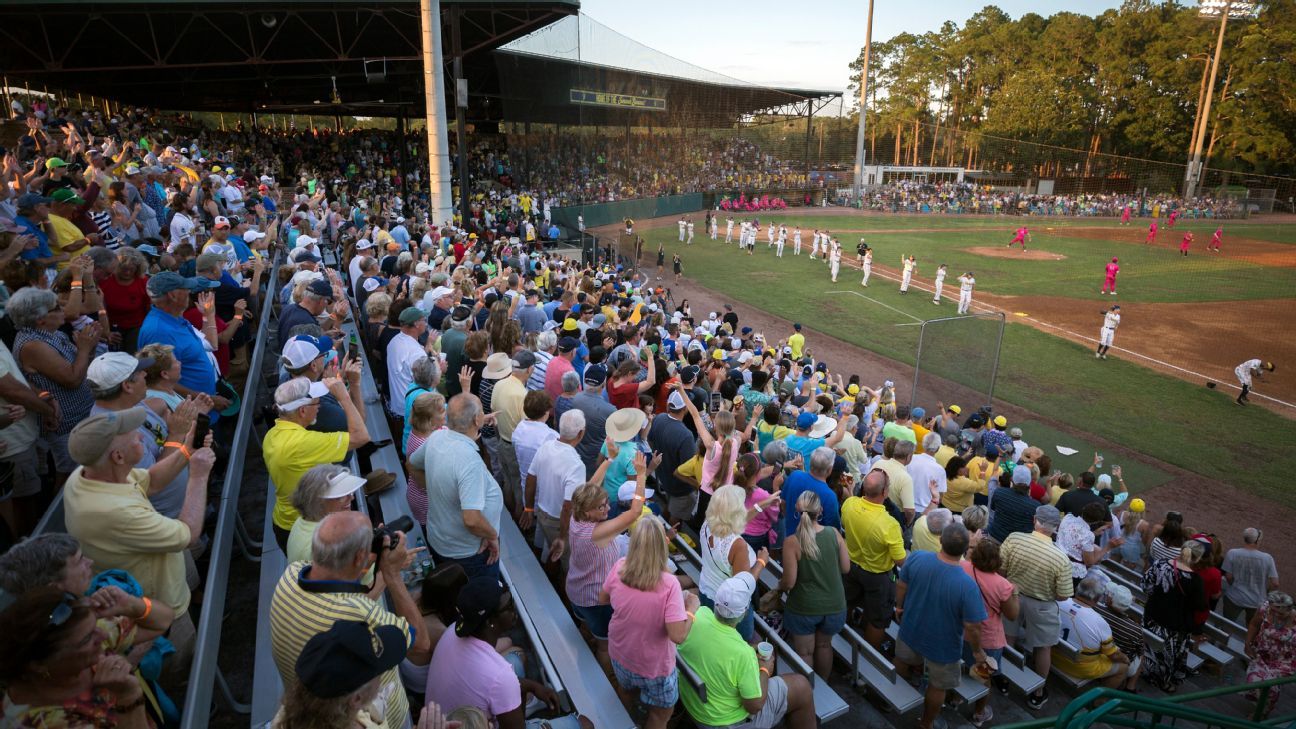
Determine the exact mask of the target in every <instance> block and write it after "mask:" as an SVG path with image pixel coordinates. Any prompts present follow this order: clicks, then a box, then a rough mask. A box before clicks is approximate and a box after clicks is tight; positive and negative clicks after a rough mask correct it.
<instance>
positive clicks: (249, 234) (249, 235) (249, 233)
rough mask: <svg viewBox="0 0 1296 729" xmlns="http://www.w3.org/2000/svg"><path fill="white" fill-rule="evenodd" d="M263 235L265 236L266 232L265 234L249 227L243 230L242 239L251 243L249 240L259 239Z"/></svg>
mask: <svg viewBox="0 0 1296 729" xmlns="http://www.w3.org/2000/svg"><path fill="white" fill-rule="evenodd" d="M264 237H266V234H265V233H262V232H261V231H259V230H257V229H256V228H251V229H249V230H245V231H243V240H245V241H247V242H249V243H251V242H252V241H254V240H261V239H262V238H264Z"/></svg>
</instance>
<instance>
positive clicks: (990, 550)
mask: <svg viewBox="0 0 1296 729" xmlns="http://www.w3.org/2000/svg"><path fill="white" fill-rule="evenodd" d="M1002 564H1003V562H1002V560H1001V559H1000V558H999V542H996V541H995V540H993V539H990V538H983V539H982V540H981V541H979V542H977V544H976V546H975V547H973V548H972V552H971V554H970V556H969V559H966V560H963V563H962V566H963V571H964V572H966V573H968V576H970V577H971V578H972V579H973V581H975V582H976V584H977V588H979V589H980V590H981V600H982V601H983V602H984V603H985V609H986V615H988V616H989V617H987V618H986V619H985V620H984V621H983V622H982V623H981V650H983V651H985V654H986V655H987V656H989V657H991V658H993V659H995V663H996V668H995V673H994V676H993V677H992V678H991V679H990V680H991V682H992V683H993V684H994V685H995V688H997V689H999V691H1000V692H1001V693H1004V694H1007V693H1008V681H1007V679H1005V678H1004V677H1003V675H1001V674H1000V673H999V669H998V664H1000V663H1002V662H1003V652H1004V646H1006V645H1008V640H1007V638H1005V636H1004V628H1003V618H1007V619H1008V620H1016V619H1017V613H1018V610H1019V609H1020V607H1021V606H1020V604H1019V603H1018V600H1017V594H1016V592H1015V591H1014V589H1013V585H1012V583H1011V582H1009V581H1008V580H1007V578H1005V577H1004V576H1003V575H1001V574H999V567H1000V566H1001V565H1002ZM963 663H964V664H965V665H967V666H972V665H974V664H975V661H974V660H973V659H972V646H970V645H968V643H967V641H966V640H965V641H964V642H963ZM989 700H990V697H989V696H988V695H987V696H983V697H981V698H980V699H978V700H977V702H976V711H975V712H974V713H973V714H972V725H973V726H978V727H979V726H983V725H985V724H986V723H987V722H989V721H990V720H991V719H992V718H994V711H992V710H991V709H990V706H989Z"/></svg>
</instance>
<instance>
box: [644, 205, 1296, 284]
mask: <svg viewBox="0 0 1296 729" xmlns="http://www.w3.org/2000/svg"><path fill="white" fill-rule="evenodd" d="M761 219H762V222H763V223H765V222H767V221H768V220H769V219H770V218H768V217H766V216H764V215H762V216H761ZM786 219H787V221H789V222H791V223H793V224H799V225H801V230H802V241H803V254H804V253H808V252H809V245H810V238H811V237H812V231H813V230H814V229H815V228H821V229H822V228H827V229H828V230H830V231H834V235H836V236H837V237H838V240H840V241H841V242H842V245H843V246H844V247H845V248H846V249H847V251H849V252H850V254H851V256H852V257H853V255H854V250H855V246H856V244H857V243H858V242H859V239H860V238H861V237H863V238H865V239H866V240H867V241H868V243H869V245H871V246H873V248H874V255H873V261H874V263H878V264H882V265H885V266H890V267H892V268H897V267H899V265H900V257H901V256H902V255H907V254H910V253H912V254H913V255H915V256H917V257H918V276H919V278H920V279H923V280H928V281H929V280H930V279H931V278H932V277H933V276H934V275H935V271H936V267H937V266H939V265H940V264H942V263H945V264H948V266H949V269H948V270H949V276H948V277H947V279H946V280H947V282H952V281H954V280H955V279H957V278H958V276H959V274H961V273H963V272H964V271H969V270H970V271H972V272H973V273H974V274H975V275H976V279H977V286H978V288H981V289H984V290H986V291H993V292H994V293H996V294H999V295H1006V296H1065V297H1068V298H1076V299H1090V300H1093V301H1108V300H1109V299H1106V298H1105V297H1103V296H1102V295H1101V294H1100V293H1099V290H1100V288H1101V287H1102V283H1103V272H1104V267H1105V266H1106V265H1107V263H1108V261H1110V260H1111V259H1112V258H1113V257H1117V258H1119V259H1120V267H1121V272H1120V276H1119V277H1118V278H1117V284H1118V286H1119V288H1120V301H1121V302H1131V303H1187V302H1201V301H1237V300H1245V299H1287V298H1296V267H1285V268H1283V267H1276V266H1262V265H1259V264H1256V263H1250V262H1248V261H1243V260H1239V259H1234V258H1224V257H1219V256H1211V255H1210V254H1207V253H1206V252H1205V250H1206V243H1207V242H1208V241H1209V240H1210V235H1211V233H1213V232H1214V227H1213V225H1212V224H1210V223H1209V222H1207V221H1202V222H1199V223H1188V224H1183V225H1179V226H1176V228H1175V230H1173V231H1168V232H1166V231H1163V232H1162V233H1161V234H1160V235H1159V240H1160V241H1161V242H1162V244H1163V245H1162V246H1159V247H1158V246H1143V245H1141V242H1142V240H1143V237H1144V236H1145V235H1146V226H1141V227H1135V226H1132V225H1131V226H1128V227H1121V226H1120V225H1119V224H1116V223H1112V222H1110V221H1082V222H1080V223H1078V224H1076V223H1072V222H1071V221H1070V220H1059V221H1053V220H1050V219H1039V220H1031V221H1027V222H1028V223H1030V226H1029V227H1030V228H1031V237H1032V240H1031V243H1030V248H1031V249H1032V250H1038V251H1046V252H1049V253H1056V254H1060V255H1063V256H1065V257H1066V258H1065V259H1064V260H1058V261H1049V260H1025V259H1017V260H1014V259H1011V258H992V257H989V256H985V255H980V254H978V253H972V252H970V251H968V250H967V249H969V248H973V247H997V248H1004V249H1005V250H1007V248H1006V244H1007V242H1008V240H1009V238H1010V237H1011V234H1010V233H1009V232H1007V230H1009V229H1011V228H1012V227H1014V226H1016V225H1017V224H1018V219H1016V218H1013V219H1004V218H997V219H996V218H957V217H952V216H937V215H927V216H879V215H861V216H850V217H843V216H822V215H820V216H816V215H807V216H804V217H802V216H799V215H798V216H791V215H789V216H787V218H786ZM775 220H778V221H779V222H782V220H783V219H782V218H775ZM1046 226H1052V227H1053V231H1051V232H1050V231H1048V230H1047V228H1046ZM1075 227H1086V228H1093V227H1109V228H1112V235H1113V236H1119V237H1121V238H1122V239H1125V240H1128V241H1131V242H1135V243H1137V244H1135V245H1131V244H1130V243H1118V242H1114V241H1103V240H1095V239H1093V238H1081V237H1071V236H1067V235H1066V230H1067V228H1075ZM902 229H903V230H913V231H914V232H894V231H897V230H902ZM936 229H940V230H936ZM1184 229H1191V230H1193V232H1194V234H1195V235H1196V240H1195V241H1194V243H1193V250H1192V251H1191V252H1190V255H1189V256H1188V257H1187V258H1185V257H1183V256H1181V255H1179V251H1178V246H1177V243H1178V241H1179V238H1180V237H1181V235H1182V232H1181V231H1182V230H1184ZM1253 229H1255V232H1257V233H1260V234H1263V235H1264V236H1266V240H1268V239H1270V238H1273V239H1277V238H1280V237H1283V236H1286V237H1287V238H1289V239H1291V240H1292V242H1293V243H1296V225H1290V226H1279V225H1264V226H1260V225H1256V226H1243V225H1240V224H1239V225H1235V226H1232V227H1229V226H1227V225H1226V228H1225V239H1224V245H1225V246H1227V245H1228V236H1229V235H1237V236H1246V237H1258V236H1254V235H1252V233H1253ZM870 230H881V231H893V232H879V233H870V232H866V231H870ZM847 231H850V232H847ZM855 231H865V232H855ZM946 231H948V232H946ZM660 235H664V236H666V237H665V240H666V241H667V243H668V244H669V243H670V242H671V241H672V240H674V241H675V242H678V238H677V237H672V236H671V235H670V233H669V232H664V233H661V234H660ZM735 235H736V233H735ZM659 239H661V238H660V236H659V235H658V234H657V233H654V234H653V235H652V236H650V237H649V240H650V241H651V242H652V245H646V246H645V249H646V250H647V251H652V250H655V246H656V242H657V241H658V240H659ZM1168 241H1173V242H1174V243H1176V246H1175V247H1174V249H1173V250H1172V249H1170V248H1168V247H1166V246H1165V245H1164V244H1165V243H1166V242H1168ZM765 242H766V239H765V233H764V231H762V232H761V234H760V236H759V237H758V239H757V249H758V254H757V255H758V257H759V255H760V253H759V251H764V250H766V248H765ZM788 248H789V250H788V251H787V252H785V256H786V255H790V253H791V251H790V248H791V244H790V241H789V246H788ZM685 252H686V253H689V252H688V251H685ZM686 264H687V261H686Z"/></svg>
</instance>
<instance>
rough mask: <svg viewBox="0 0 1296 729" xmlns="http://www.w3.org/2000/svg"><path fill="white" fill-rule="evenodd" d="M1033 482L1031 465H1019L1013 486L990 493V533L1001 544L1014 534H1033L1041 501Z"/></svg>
mask: <svg viewBox="0 0 1296 729" xmlns="http://www.w3.org/2000/svg"><path fill="white" fill-rule="evenodd" d="M1030 483H1031V471H1030V468H1028V467H1026V466H1017V467H1016V468H1014V469H1013V472H1012V487H1011V488H997V489H994V491H993V492H992V493H991V494H990V536H991V537H993V538H994V539H995V540H996V541H998V542H999V543H1001V544H1002V543H1005V542H1006V541H1007V540H1008V535H1010V534H1029V533H1030V532H1031V530H1032V527H1033V526H1034V524H1033V521H1034V519H1035V517H1036V516H1038V514H1037V511H1036V507H1038V506H1039V505H1040V503H1039V502H1038V501H1036V500H1035V499H1032V498H1031V497H1030ZM1099 503H1100V504H1101V503H1102V501H1101V499H1100V500H1099ZM1102 508H1103V509H1104V511H1105V510H1106V507H1105V506H1104V507H1102Z"/></svg>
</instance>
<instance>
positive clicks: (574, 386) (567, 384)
mask: <svg viewBox="0 0 1296 729" xmlns="http://www.w3.org/2000/svg"><path fill="white" fill-rule="evenodd" d="M560 358H561V357H555V358H554V359H555V360H557V359H560ZM552 365H553V363H552V362H550V366H552ZM580 389H581V378H580V375H578V374H576V371H575V370H570V371H568V372H564V373H563V376H562V387H561V392H560V393H559V395H558V397H556V398H554V419H555V420H562V416H564V415H566V414H567V411H569V410H571V409H572V407H573V405H574V401H575V399H576V395H577V394H579V393H580ZM546 392H548V390H546ZM581 415H582V416H583V415H584V413H581Z"/></svg>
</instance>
